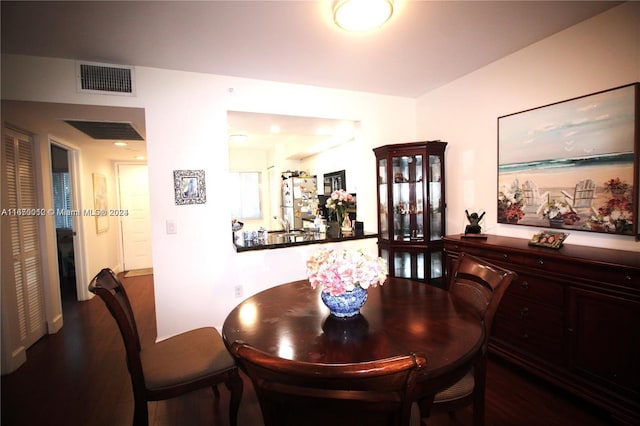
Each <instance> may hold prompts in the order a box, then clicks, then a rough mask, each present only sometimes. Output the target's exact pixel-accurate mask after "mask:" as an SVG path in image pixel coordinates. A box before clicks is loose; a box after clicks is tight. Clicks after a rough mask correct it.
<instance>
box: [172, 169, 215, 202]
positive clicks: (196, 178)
mask: <svg viewBox="0 0 640 426" xmlns="http://www.w3.org/2000/svg"><path fill="white" fill-rule="evenodd" d="M173 185H174V191H175V199H176V205H178V206H182V205H186V204H204V203H206V201H207V188H206V185H205V182H204V170H174V171H173Z"/></svg>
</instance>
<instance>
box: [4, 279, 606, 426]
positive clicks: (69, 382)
mask: <svg viewBox="0 0 640 426" xmlns="http://www.w3.org/2000/svg"><path fill="white" fill-rule="evenodd" d="M123 282H124V284H125V286H126V288H127V291H128V293H129V296H130V298H131V302H132V305H133V309H134V312H135V315H136V319H137V321H138V327H139V331H140V334H141V339H142V341H143V344H144V342H152V341H153V340H154V339H155V337H156V327H155V306H154V294H153V279H152V276H142V277H132V278H125V279H123ZM63 290H64V291H63V309H64V327H63V328H62V330H61V331H60V332H58V333H57V334H54V335H48V336H46V337H44V338H42V339H41V340H40V341H38V342H37V343H36V344H35V345H33V346H32V347H31V348H30V349H28V351H27V362H26V363H25V364H24V365H22V366H21V367H20V368H19V369H18V370H17V371H15V372H13V373H12V374H9V375H5V376H2V405H1V407H0V409H1V412H2V417H1V421H2V425H3V426H40V425H47V426H57V425H60V426H76V425H77V426H93V425H96V426H102V425H104V426H119V425H123V426H124V425H130V424H131V418H132V413H133V398H132V395H131V385H130V382H129V376H128V372H127V368H126V362H125V353H124V347H123V345H122V341H121V339H120V335H119V332H118V330H117V327H116V324H115V322H114V320H113V319H112V318H111V316H110V315H109V313H108V312H107V309H106V307H105V306H104V304H103V303H102V301H101V300H99V299H98V298H94V299H93V300H90V301H87V302H75V301H74V300H73V291H72V290H71V291H70V288H64V289H63ZM243 379H244V381H245V391H244V394H243V399H242V403H241V406H240V415H239V423H240V426H259V425H261V424H262V416H261V414H260V408H259V406H258V403H257V401H256V398H255V394H254V392H253V389H252V387H251V384H250V382H249V380H248V379H247V378H246V377H245V376H243ZM220 391H221V392H220V393H221V398H220V399H219V400H218V401H216V400H214V397H213V392H212V391H211V390H210V389H205V390H202V391H197V392H193V393H191V394H188V395H185V396H183V397H180V398H175V399H172V400H169V401H160V402H152V403H149V413H150V424H152V425H155V426H183V425H188V426H199V425H222V426H227V425H228V424H229V420H228V402H229V398H228V397H229V394H228V392H227V390H226V388H224V386H222V387H221V388H220ZM486 423H487V425H489V426H491V425H494V426H502V425H504V426H514V425H517V426H537V425H544V426H550V425H558V426H568V425H580V426H600V425H607V424H611V422H610V420H609V419H608V417H607V416H606V414H605V413H602V412H600V411H599V410H597V409H596V408H595V407H593V406H591V405H589V404H587V403H586V402H583V401H581V400H578V399H575V398H573V397H571V396H569V395H567V394H566V393H564V392H561V391H560V390H558V389H555V388H554V387H551V386H549V385H547V384H546V383H544V382H542V381H540V380H538V379H536V378H534V377H531V376H529V375H527V374H526V373H524V372H522V371H521V370H519V369H517V368H514V367H512V366H510V365H507V364H505V363H503V362H501V361H500V360H498V359H494V358H490V361H489V365H488V377H487V409H486ZM428 424H429V425H433V426H450V425H470V424H471V409H470V408H469V409H465V410H461V411H459V412H457V413H456V414H455V416H453V417H450V416H449V415H447V414H445V413H441V414H438V415H434V416H433V417H432V418H431V419H429V422H428ZM301 426H303V425H301Z"/></svg>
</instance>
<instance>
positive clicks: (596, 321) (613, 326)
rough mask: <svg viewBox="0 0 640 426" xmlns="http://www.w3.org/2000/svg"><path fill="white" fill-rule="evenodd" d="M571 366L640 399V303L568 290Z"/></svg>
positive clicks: (585, 291)
mask: <svg viewBox="0 0 640 426" xmlns="http://www.w3.org/2000/svg"><path fill="white" fill-rule="evenodd" d="M569 298H570V299H569V300H570V318H571V320H570V329H569V330H570V332H571V334H572V338H571V346H570V357H571V358H570V362H571V364H570V366H571V368H572V369H573V370H574V371H575V372H577V373H579V374H581V375H585V376H588V377H590V378H591V379H595V380H598V381H600V382H604V383H607V384H614V385H616V386H621V387H624V388H626V389H627V390H630V391H632V392H633V393H634V394H635V395H637V396H636V398H638V397H640V363H638V360H640V302H638V301H633V300H629V299H623V298H621V297H616V296H611V295H606V294H601V293H596V292H592V291H588V290H584V289H579V288H571V289H570V292H569Z"/></svg>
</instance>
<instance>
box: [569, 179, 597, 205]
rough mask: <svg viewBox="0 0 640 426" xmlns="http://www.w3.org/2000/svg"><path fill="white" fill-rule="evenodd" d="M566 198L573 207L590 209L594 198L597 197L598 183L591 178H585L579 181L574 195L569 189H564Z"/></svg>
mask: <svg viewBox="0 0 640 426" xmlns="http://www.w3.org/2000/svg"><path fill="white" fill-rule="evenodd" d="M562 195H564V197H565V200H566V201H567V203H569V205H570V206H571V208H573V209H590V208H591V205H592V204H593V200H594V199H595V198H596V184H595V182H593V180H591V179H584V180H581V181H580V182H578V184H577V185H576V187H575V189H574V191H573V195H571V194H569V193H568V192H567V191H562Z"/></svg>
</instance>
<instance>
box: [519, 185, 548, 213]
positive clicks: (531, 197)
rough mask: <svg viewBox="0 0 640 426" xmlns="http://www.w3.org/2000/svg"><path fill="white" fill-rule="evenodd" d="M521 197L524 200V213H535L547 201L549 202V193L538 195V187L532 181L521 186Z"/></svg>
mask: <svg viewBox="0 0 640 426" xmlns="http://www.w3.org/2000/svg"><path fill="white" fill-rule="evenodd" d="M522 197H523V198H524V209H523V210H524V212H525V213H536V212H538V211H539V210H540V209H541V208H542V207H543V206H544V205H545V204H546V202H547V201H549V191H545V192H544V193H542V194H540V192H539V190H538V185H536V183H535V182H534V181H532V180H528V181H526V182H525V183H523V184H522Z"/></svg>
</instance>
